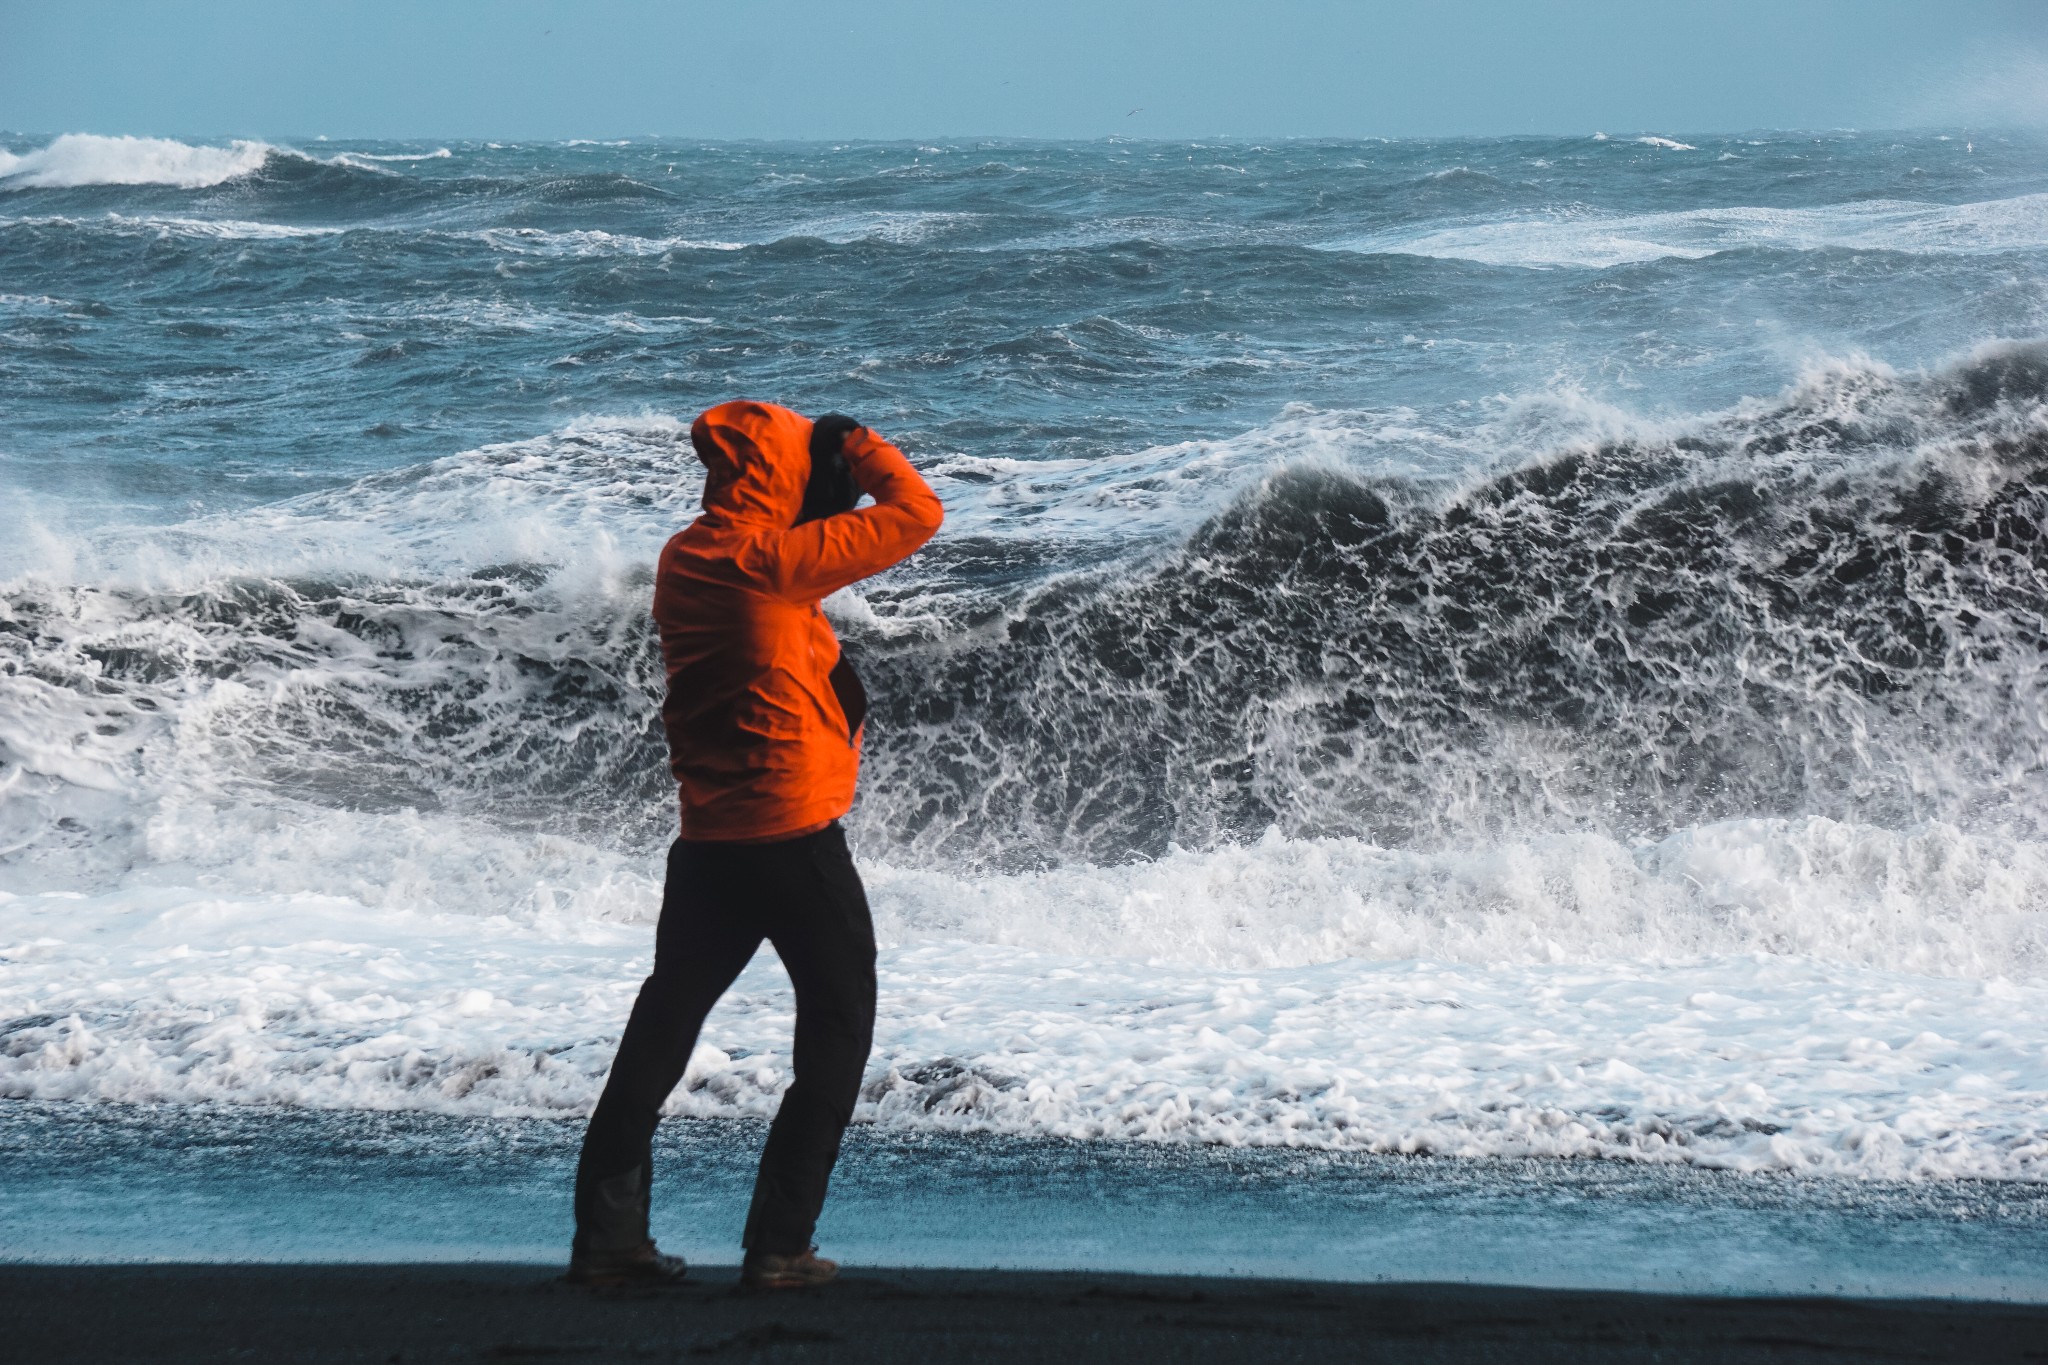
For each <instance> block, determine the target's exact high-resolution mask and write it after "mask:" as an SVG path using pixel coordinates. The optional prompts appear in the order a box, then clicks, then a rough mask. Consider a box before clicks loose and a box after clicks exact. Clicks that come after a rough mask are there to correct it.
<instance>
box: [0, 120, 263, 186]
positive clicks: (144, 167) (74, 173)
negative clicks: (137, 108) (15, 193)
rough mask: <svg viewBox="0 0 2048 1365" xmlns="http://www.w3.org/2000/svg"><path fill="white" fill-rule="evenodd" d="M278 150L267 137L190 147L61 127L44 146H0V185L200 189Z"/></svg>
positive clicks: (258, 165)
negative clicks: (20, 149)
mask: <svg viewBox="0 0 2048 1365" xmlns="http://www.w3.org/2000/svg"><path fill="white" fill-rule="evenodd" d="M280 154H285V155H288V153H281V151H280V149H279V148H276V147H273V146H271V145H270V144H269V143H267V142H253V141H245V140H241V139H237V140H236V141H233V142H230V143H229V144H228V145H227V146H225V147H206V146H198V147H195V146H193V145H191V144H190V143H185V142H178V141H176V140H174V139H171V138H162V137H125V136H124V137H102V136H100V135H99V134H97V133H65V134H64V135H63V136H61V137H59V138H57V139H56V140H55V141H53V142H51V143H50V145H49V146H47V147H43V148H39V149H37V150H35V151H32V152H24V153H21V154H19V155H15V154H11V153H6V152H0V187H5V188H8V189H77V188H79V187H82V186H86V185H171V186H175V187H176V188H179V189H187V190H196V189H205V188H206V187H208V186H210V185H219V184H222V183H223V182H225V181H229V180H235V179H238V178H240V177H242V176H245V175H252V174H254V173H255V172H257V171H260V170H262V169H263V165H264V163H265V162H266V161H268V160H269V159H270V158H271V157H272V156H276V155H280Z"/></svg>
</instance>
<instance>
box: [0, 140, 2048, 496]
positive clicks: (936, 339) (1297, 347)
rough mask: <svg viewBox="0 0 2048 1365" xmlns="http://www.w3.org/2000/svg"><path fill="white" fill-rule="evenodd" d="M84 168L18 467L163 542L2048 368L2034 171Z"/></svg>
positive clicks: (394, 152) (1345, 163)
mask: <svg viewBox="0 0 2048 1365" xmlns="http://www.w3.org/2000/svg"><path fill="white" fill-rule="evenodd" d="M46 141H47V140H46V139H35V138H23V137H14V138H9V139H6V140H4V141H0V146H4V147H6V148H7V149H8V150H9V151H11V152H13V153H16V154H18V155H21V156H24V157H25V158H26V159H25V160H22V161H20V162H18V163H17V164H16V165H15V167H14V173H13V174H11V175H9V176H6V177H0V282H4V285H0V292H4V294H5V296H6V297H5V299H4V301H0V385H4V386H5V390H6V392H7V393H8V395H9V402H8V404H7V406H6V411H5V412H4V413H0V456H4V458H5V460H6V465H5V466H4V468H5V470H6V474H7V477H8V479H9V480H10V481H11V482H17V483H21V484H27V485H29V486H33V487H39V488H51V487H55V488H63V487H67V486H70V485H71V484H72V483H74V482H75V481H76V480H78V479H79V478H80V477H81V476H82V475H84V474H87V473H90V474H91V475H92V476H95V477H96V478H100V479H104V480H105V481H106V486H107V487H109V488H111V489H112V490H114V491H115V492H116V493H117V494H118V495H119V496H120V497H121V498H122V499H123V501H124V502H127V503H130V504H133V505H136V506H139V507H143V508H150V509H155V510H156V511H158V513H159V514H161V515H167V516H168V515H173V514H186V513H189V512H190V511H192V510H194V509H198V508H208V509H218V508H224V507H235V506H241V505H245V504H247V503H248V502H251V501H256V500H261V499H267V498H274V497H277V496H280V495H284V494H288V493H294V492H300V491H304V490H306V489H310V488H319V487H333V486H336V485H338V484H340V483H342V482H344V481H345V480H347V479H349V478H352V477H355V476H357V475H359V474H361V473H363V472H365V471H368V470H373V469H389V468H396V467H401V466H404V465H408V464H412V463H416V462H419V461H423V460H428V459H432V458H435V457H438V456H445V455H448V454H452V453H455V452H457V451H460V450H465V449H470V448H473V447H476V446H479V445H482V444H485V443H488V442H492V441H502V440H511V439H516V438H520V437H528V436H534V435H537V434H540V433H544V432H547V431H549V430H551V429H553V428H555V427H556V426H558V425H560V424H561V423H562V422H563V421H564V420H565V419H566V418H568V417H572V416H576V415H581V414H587V413H634V412H638V411H641V410H642V409H652V410H656V411H662V412H677V413H684V414H687V413H689V412H693V411H695V410H697V409H699V408H702V407H704V406H706V405H708V404H710V403H712V402H714V401H717V400H719V399H721V398H724V397H726V396H729V395H731V394H735V393H744V394H752V395H756V396H760V397H768V398H779V399H783V400H787V401H790V402H792V403H795V404H797V405H798V406H800V407H802V408H804V409H805V410H822V409H844V410H846V411H849V412H853V413H857V414H859V415H861V416H863V417H864V418H866V419H867V420H869V421H871V422H873V423H874V424H876V425H877V426H879V427H881V428H882V429H884V430H887V431H889V432H891V433H892V434H894V435H896V436H898V437H899V438H900V439H902V440H903V441H904V442H905V444H906V445H907V447H908V448H910V449H913V450H918V451H925V452H932V453H938V452H945V451H968V452H972V453H974V454H976V455H982V456H1003V457H1014V458H1018V459H1025V460H1044V459H1049V458H1081V459H1089V458H1098V457H1102V456H1108V455H1115V454H1121V453H1126V452H1129V451H1133V450H1140V449H1144V448H1147V447H1152V446H1158V445H1163V444H1168V443H1172V442H1176V441H1182V440H1188V439H1193V438H1222V437H1230V436H1235V435H1238V434H1240V433H1243V432H1246V431H1249V430H1252V429H1254V428H1257V427H1260V426H1262V425H1264V424H1267V423H1270V422H1272V421H1273V420H1274V419H1275V418H1276V416H1278V415H1279V414H1280V413H1281V412H1282V411H1283V410H1285V409H1286V408H1287V407H1288V405H1290V404H1308V405H1312V406H1314V407H1316V408H1319V409H1356V408H1372V409H1379V410H1384V409H1394V408H1403V407H1405V408H1411V409H1413V410H1414V412H1415V414H1416V420H1417V421H1418V422H1419V423H1421V424H1425V425H1428V424H1433V423H1442V424H1446V425H1448V426H1451V427H1453V428H1456V427H1460V426H1464V425H1469V423H1470V421H1471V417H1472V410H1473V408H1474V407H1475V406H1477V405H1483V404H1485V403H1487V402H1488V401H1489V400H1492V399H1495V398H1496V397H1498V396H1501V395H1509V396H1528V395H1535V394H1543V393H1570V394H1574V395H1583V396H1584V397H1585V398H1587V399H1590V400H1593V401H1597V402H1602V403H1612V404H1615V405H1617V406H1619V407H1621V408H1622V409H1624V410H1625V411H1628V412H1631V413H1636V414H1642V413H1654V412H1665V413H1670V412H1680V413H1690V412H1700V411H1705V410H1711V409H1716V408H1720V407H1722V406H1724V405H1726V404H1729V403H1732V402H1734V401H1735V400H1736V399H1738V398H1741V397H1743V396H1745V395H1768V394H1772V393H1775V392H1777V391H1778V390H1779V389H1780V388H1782V387H1783V386H1784V385H1785V384H1787V383H1788V382H1790V381H1792V380H1793V379H1795V378H1796V377H1797V375H1798V373H1799V371H1800V367H1801V366H1802V364H1804V363H1807V362H1809V361H1812V360H1815V359H1819V358H1821V357H1827V356H1833V357H1845V356H1850V355H1855V354H1866V355H1868V356H1870V357H1872V358H1874V359H1876V360H1878V361H1882V362H1884V363H1886V364H1890V365H1894V366H1902V367H1911V366H1919V365H1925V364H1930V363H1933V362H1936V361H1939V360H1941V359H1942V358H1943V357H1945V356H1948V355H1950V354H1952V353H1954V352H1956V351H1958V350H1959V349H1962V348H1966V347H1968V346H1970V345H1972V344H1974V343H1976V342H1979V341H1982V340H1985V339H1987V338H1991V337H1998V336H2029V335H2034V334H2036V333H2038V332H2040V331H2041V330H2043V304H2044V298H2043V291H2042V282H2041V279H2040V273H2039V264H2040V261H2041V252H2042V248H2043V246H2044V244H2048V201H2041V200H2035V199H2033V198H2031V196H2035V195H2038V194H2040V193H2041V192H2042V191H2043V190H2044V189H2048V155H2044V153H2048V148H2044V146H2043V144H2042V142H2041V141H2040V140H2038V139H2024V138H2018V137H2002V138H1991V139H1983V140H1971V139H1969V138H1966V137H1964V136H1961V135H1957V136H1953V137H1942V136H1937V135H1929V134H1912V135H1898V136H1891V135H1839V134H1838V135H1824V136H1808V135H1788V134H1760V135H1756V136H1750V137H1694V138H1691V139H1690V142H1691V144H1692V146H1693V148H1694V149H1693V150H1673V149H1671V148H1668V147H1664V146H1658V145H1646V144H1644V143H1641V142H1637V141H1634V140H1629V139H1613V140H1607V141H1594V140H1591V139H1587V138H1574V139H1530V138H1515V139H1493V140H1486V139H1477V140H1454V141H1420V142H1399V143H1387V142H1376V141H1374V142H1283V143H1275V144H1253V143H1220V144H1181V143H1167V144H1162V143H1127V142H1101V143H1079V144H1043V143H1011V142H961V143H944V144H939V145H916V144H880V145H877V144H857V145H845V146H833V145H771V144H713V145H699V144H689V143H647V142H640V143H629V144H625V145H617V146H610V145H607V146H596V145H560V144H538V145H524V144H522V145H507V146H498V145H495V144H478V143H461V144H448V145H447V153H448V154H447V155H445V156H436V157H430V159H424V160H386V161H377V160H369V159H366V158H367V157H377V156H382V157H405V156H416V155H421V154H428V153H435V152H438V151H440V150H441V148H440V145H439V144H418V145H404V146H401V145H386V144H321V145H317V146H314V147H310V148H307V149H305V154H300V153H294V152H284V151H278V152H274V153H272V154H270V155H268V156H263V155H261V154H260V153H258V154H257V155H256V156H255V157H254V159H253V165H252V166H251V168H250V169H248V170H247V171H246V173H242V174H234V175H227V176H224V177H222V178H218V179H217V181H216V182H215V183H204V184H196V185H193V186H192V187H190V188H187V187H184V186H182V185H179V184H161V183H159V184H108V183H100V182H101V181H102V180H104V179H108V178H120V177H141V176H154V177H156V178H158V179H163V180H180V179H182V180H185V181H192V180H206V179H209V178H212V177H217V176H221V172H222V170H223V169H224V168H223V167H220V166H214V165H210V164H207V163H202V162H196V161H194V160H193V157H194V156H196V155H197V154H196V153H189V154H184V155H181V154H180V153H179V152H178V151H176V150H171V149H164V150H158V151H155V152H153V153H152V152H135V151H132V150H129V151H124V150H123V148H122V147H121V146H119V145H118V144H110V143H104V142H100V141H89V142H74V143H72V144H60V146H59V147H57V148H54V149H50V150H48V151H43V152H39V151H38V150H37V149H38V148H39V147H40V146H42V144H44V143H45V142H46ZM173 146H174V147H175V145H173ZM344 150H346V151H347V152H348V153H352V155H340V154H341V153H343V152H344ZM250 160H251V158H249V157H244V158H242V159H241V160H239V161H237V162H235V163H234V165H235V166H236V167H240V166H243V165H247V164H249V163H250ZM46 184H47V186H48V187H41V186H44V185H46ZM1729 210H1737V211H1739V212H1738V213H1737V214H1736V216H1735V217H1734V218H1732V219H1731V218H1729V217H1728V216H1727V215H1728V211H1729ZM1873 213H1874V214H1875V215H1876V216H1875V218H1873V216H1872V215H1873ZM1447 232H1449V233H1454V234H1462V236H1460V237H1459V238H1458V240H1455V241H1447V240H1431V239H1432V238H1433V237H1434V236H1437V235H1440V234H1444V233H1447ZM299 233H307V234H312V233H317V234H319V235H296V234H299ZM288 234H291V235H288ZM1617 242H1621V243H1623V245H1620V246H1617V245H1616V243H1617ZM1418 244H1419V245H1418ZM1417 250H1419V251H1422V252H1424V253H1427V254H1410V253H1412V252H1414V251H1417ZM1702 252H1711V254H1699V253H1702Z"/></svg>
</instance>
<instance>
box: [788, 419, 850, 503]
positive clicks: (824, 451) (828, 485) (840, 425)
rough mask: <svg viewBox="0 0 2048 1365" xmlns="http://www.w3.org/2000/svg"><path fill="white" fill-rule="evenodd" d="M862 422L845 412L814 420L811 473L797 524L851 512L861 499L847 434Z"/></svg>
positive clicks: (805, 487) (812, 424) (812, 427)
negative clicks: (846, 450) (854, 474)
mask: <svg viewBox="0 0 2048 1365" xmlns="http://www.w3.org/2000/svg"><path fill="white" fill-rule="evenodd" d="M859 430H860V423H858V422H856V421H854V420H853V419H852V418H851V417H848V416H846V415H845V414H843V413H837V412H828V413H826V414H825V415H824V416H823V417H820V418H818V420H817V421H815V422H813V423H811V476H810V480H809V481H808V482H807V483H806V484H805V485H804V501H803V507H802V508H801V510H799V511H798V513H797V518H796V524H797V525H798V526H801V525H803V524H804V523H805V522H807V521H816V520H817V519H818V518H819V517H829V516H835V515H837V514H838V513H840V512H851V511H852V510H853V508H854V504H855V503H858V502H859V501H860V485H859V484H857V483H855V482H854V478H853V467H852V466H851V465H850V464H849V463H848V462H847V459H846V452H845V446H846V438H847V437H849V436H851V435H853V433H855V432H857V431H859Z"/></svg>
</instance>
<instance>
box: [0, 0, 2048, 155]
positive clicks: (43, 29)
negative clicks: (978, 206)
mask: <svg viewBox="0 0 2048 1365" xmlns="http://www.w3.org/2000/svg"><path fill="white" fill-rule="evenodd" d="M2022 123H2023V124H2032V125H2040V124H2042V123H2048V0H1691V2H1690V3H1667V0H1405V2H1403V3H1394V2H1393V0H1350V2H1349V3H1345V2H1343V0H1256V2H1255V3H1245V2H1241V0H1175V2H1174V3H1151V0H1009V2H1008V3H979V2H978V0H957V2H956V3H938V0H863V2H862V3H826V2H825V0H725V2H724V3H704V2H701V0H667V2H666V3H659V2H657V0H404V2H403V3H400V2H398V0H357V2H356V3H335V2H333V0H261V2H260V3H259V2H258V0H183V3H178V4H170V3H148V2H147V0H0V129H7V130H12V131H14V132H18V133H22V132H33V133H59V132H94V133H110V134H112V133H136V134H153V135H166V136H186V137H190V136H215V137H218V136H225V135H233V136H244V137H250V136H253V137H265V138H279V139H282V138H307V137H313V136H317V135H321V134H325V135H328V136H331V137H337V138H341V137H388V138H462V137H479V138H568V137H623V136H632V135H641V134H650V133H652V134H663V135H674V136H682V137H704V138H740V137H764V138H828V139H829V138H854V137H870V138H895V137H943V136H962V135H975V134H988V135H1007V136H1021V137H1081V138H1088V137H1101V136H1103V135H1105V134H1123V135H1128V136H1141V137H1207V136H1215V135H1219V134H1227V135H1235V136H1241V137H1286V136H1418V135H1421V136H1427V135H1439V134H1477V133H1549V132H1555V133H1584V132H1587V131H1590V130H1611V131H1664V132H1678V133H1684V132H1712V131H1736V130H1742V129H1751V128H1766V127H1770V128H1838V127H1856V128H1884V127H1907V126H1928V125H1942V126H1958V127H1986V126H1993V125H2000V124H2008V125H2009V124H2022Z"/></svg>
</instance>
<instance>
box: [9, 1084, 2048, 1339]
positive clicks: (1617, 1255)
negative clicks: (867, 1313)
mask: <svg viewBox="0 0 2048 1365" xmlns="http://www.w3.org/2000/svg"><path fill="white" fill-rule="evenodd" d="M763 1136H764V1129H763V1126H762V1125H760V1124H758V1123H723V1122H695V1123H671V1124H669V1125H667V1126H666V1127H665V1128H664V1129H663V1135H662V1140H661V1146H660V1148H659V1152H658V1155H657V1157H656V1161H657V1168H658V1174H657V1177H656V1215H655V1232H656V1234H657V1236H658V1237H659V1239H660V1241H661V1243H662V1245H663V1246H664V1247H666V1248H668V1249H669V1250H671V1251H678V1252H683V1253H685V1254H687V1255H688V1256H689V1257H690V1258H691V1259H692V1260H694V1261H699V1262H702V1263H705V1264H731V1263H732V1262H734V1261H735V1260H736V1259H737V1257H738V1252H737V1246H738V1238H739V1229H740V1224H741V1221H742V1220H743V1219H744V1217H745V1213H746V1206H747V1197H748V1193H749V1191H750V1190H751V1188H752V1179H753V1163H754V1159H755V1156H756V1154H757V1153H758V1151H759V1144H760V1140H761V1138H762V1137H763ZM579 1137H580V1130H579V1129H578V1127H577V1126H576V1125H573V1124H563V1123H503V1122H499V1123H492V1122H479V1121H462V1120H450V1119H439V1118H428V1117H419V1116H401V1115H389V1114H383V1115H345V1116H340V1115H305V1114H291V1113H284V1114H265V1113H250V1112H247V1111H219V1110H214V1111H189V1110H188V1111H182V1112H178V1111H174V1112H168V1113H167V1112H163V1111H156V1112H151V1111H146V1110H145V1111H130V1110H122V1111H116V1112H114V1113H112V1114H100V1115H95V1116H90V1117H88V1116H86V1115H82V1114H80V1113H79V1112H78V1111H77V1110H76V1109H73V1108H70V1107H66V1106H56V1107H43V1106H10V1107H8V1108H7V1109H0V1151H4V1152H5V1153H6V1155H7V1159H8V1164H9V1168H10V1170H11V1171H13V1172H14V1173H15V1176H16V1178H15V1179H13V1180H11V1181H10V1183H9V1192H8V1197H7V1199H6V1201H4V1203H0V1245H4V1246H5V1247H6V1253H5V1254H6V1255H7V1256H8V1257H9V1258H12V1259H21V1260H34V1261H49V1260H85V1261H120V1260H168V1261H195V1260H204V1261H212V1260H220V1261H364V1262H374V1261H387V1262H388V1261H409V1260H487V1261H532V1262H536V1263H541V1264H549V1263H556V1262H560V1261H562V1260H563V1258H564V1256H565V1251H564V1247H565V1245H566V1239H567V1226H568V1217H569V1210H568V1193H567V1192H568V1184H569V1177H570V1174H571V1172H572V1171H573V1169H574V1166H575V1150H576V1148H575V1144H576V1141H577V1139H578V1138H579ZM1675 1228H1682V1232H1678V1233H1676V1234H1674V1229H1675ZM818 1235H819V1238H820V1239H821V1242H822V1243H823V1245H824V1246H825V1247H826V1248H827V1250H828V1251H829V1252H830V1253H831V1254H833V1255H836V1256H840V1257H842V1258H844V1259H846V1260H847V1261H848V1262H849V1263H850V1264H852V1265H856V1266H857V1265H861V1264H867V1265H925V1266H950V1267H974V1268H980V1267H1001V1268H1010V1269H1016V1268H1076V1269H1113V1270H1127V1271H1137V1272H1157V1273H1184V1274H1235V1275H1261V1276H1274V1277H1283V1278H1303V1279H1335V1280H1353V1281H1363V1280H1396V1281H1418V1280H1465V1281H1471V1282H1475V1283H1485V1284H1528V1285H1550V1286H1575V1287H1589V1286H1598V1287H1607V1288H1619V1289H1646V1290H1663V1291H1674V1292H1680V1291H1682V1292H1696V1293H1809V1292H1820V1293H1829V1294H1833V1293H1843V1294H1850V1295H1910V1296H1937V1297H1947V1296H1953V1297H1961V1298H1979V1299H2012V1300H2018V1301H2027V1302H2042V1301H2048V1194H2044V1193H2043V1192H2042V1191H2041V1190H2040V1189H2039V1187H2037V1186H2021V1187H2013V1186H2009V1185H1999V1184H1981V1183H1977V1182H1963V1183H1960V1184H1953V1185H1942V1186H1935V1187H1929V1186H1927V1185H1925V1184H1903V1185H1884V1184H1871V1183H1866V1182H1854V1183H1846V1184H1845V1183H1841V1182H1827V1181H1797V1180H1785V1179H1782V1178H1776V1177H1751V1178H1740V1177H1729V1176H1725V1175H1724V1176H1718V1177H1716V1176H1702V1175H1699V1174H1695V1173H1687V1172H1683V1171H1646V1170H1644V1169H1642V1168H1639V1167H1630V1166H1626V1165H1621V1166H1617V1165H1614V1164H1612V1163H1598V1162H1596V1163H1590V1164H1581V1165H1561V1164H1559V1163H1556V1162H1487V1163H1476V1164H1475V1163H1462V1162H1445V1161H1432V1160H1427V1159H1412V1158H1408V1159H1401V1158H1392V1159H1390V1158H1359V1157H1349V1158H1345V1157H1332V1156H1329V1155H1325V1154H1317V1153H1308V1152H1236V1153H1218V1152H1200V1151H1193V1152H1191V1151H1187V1150H1170V1149H1169V1150H1162V1149H1159V1148H1157V1147H1148V1146H1142V1145H1132V1144H1126V1143H1107V1144H1105V1143H1080V1142H1044V1141H1037V1142H1034V1141H1020V1140H1016V1139H1004V1138H981V1139H960V1138H945V1137H916V1136H904V1135H883V1134H877V1133H874V1132H872V1131H868V1130H863V1129H855V1130H854V1131H853V1132H852V1134H851V1135H850V1137H849V1140H848V1144H847V1147H846V1151H845V1154H844V1156H843V1157H842V1159H841V1163H840V1168H839V1172H838V1175H837V1177H836V1179H835V1183H834V1187H833V1195H832V1202H831V1204H830V1206H829V1207H828V1209H827V1212H826V1216H825V1220H824V1222H823V1223H822V1224H821V1225H820V1227H819V1233H818Z"/></svg>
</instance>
